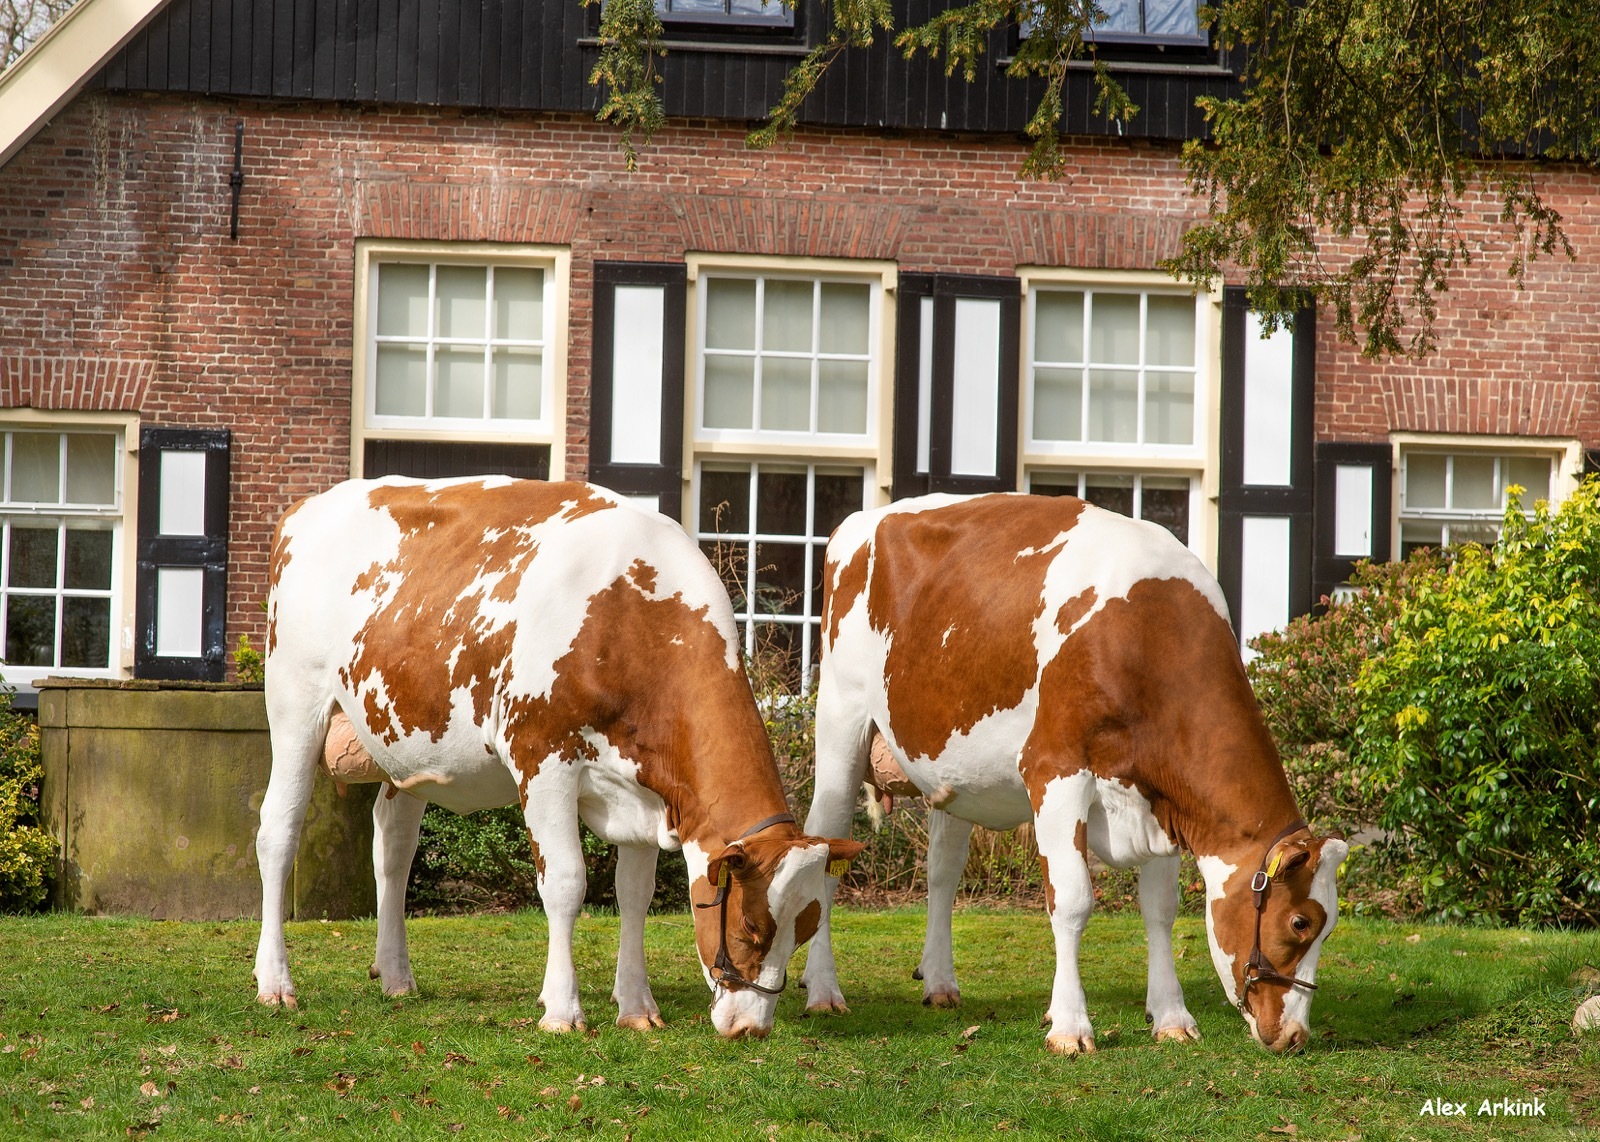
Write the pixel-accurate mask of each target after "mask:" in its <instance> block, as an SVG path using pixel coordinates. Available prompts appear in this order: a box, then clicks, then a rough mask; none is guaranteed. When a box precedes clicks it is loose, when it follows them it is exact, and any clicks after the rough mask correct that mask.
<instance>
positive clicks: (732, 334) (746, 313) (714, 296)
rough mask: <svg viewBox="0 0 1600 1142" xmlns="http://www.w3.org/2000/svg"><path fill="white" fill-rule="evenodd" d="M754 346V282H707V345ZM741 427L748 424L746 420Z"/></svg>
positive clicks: (716, 280)
mask: <svg viewBox="0 0 1600 1142" xmlns="http://www.w3.org/2000/svg"><path fill="white" fill-rule="evenodd" d="M755 347H756V283H755V282H753V281H745V280H743V279H740V278H711V279H710V280H709V281H707V282H706V348H708V349H754V348H755ZM744 427H745V428H748V427H750V422H749V421H748V420H746V421H745V423H744Z"/></svg>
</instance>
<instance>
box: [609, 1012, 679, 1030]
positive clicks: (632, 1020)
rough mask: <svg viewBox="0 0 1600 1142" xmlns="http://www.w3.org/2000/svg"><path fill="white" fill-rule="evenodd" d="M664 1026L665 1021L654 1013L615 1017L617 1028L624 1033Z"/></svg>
mask: <svg viewBox="0 0 1600 1142" xmlns="http://www.w3.org/2000/svg"><path fill="white" fill-rule="evenodd" d="M666 1025H667V1021H666V1020H665V1019H663V1018H661V1016H660V1015H657V1014H654V1013H651V1014H648V1015H619V1016H617V1026H618V1027H621V1028H622V1029H623V1030H624V1031H648V1030H650V1029H651V1028H653V1027H665V1026H666Z"/></svg>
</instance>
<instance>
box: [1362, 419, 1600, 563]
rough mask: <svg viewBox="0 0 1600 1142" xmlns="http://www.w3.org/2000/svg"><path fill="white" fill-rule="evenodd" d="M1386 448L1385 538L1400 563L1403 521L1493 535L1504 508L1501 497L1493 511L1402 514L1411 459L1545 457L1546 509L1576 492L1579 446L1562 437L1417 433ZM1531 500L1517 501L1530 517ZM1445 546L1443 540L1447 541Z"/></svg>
mask: <svg viewBox="0 0 1600 1142" xmlns="http://www.w3.org/2000/svg"><path fill="white" fill-rule="evenodd" d="M1389 443H1390V447H1391V449H1392V454H1393V458H1394V459H1393V465H1394V480H1393V481H1392V483H1393V489H1394V490H1393V495H1392V503H1391V506H1390V520H1389V524H1390V534H1391V535H1392V536H1393V538H1394V544H1393V547H1392V550H1393V551H1394V553H1395V558H1396V559H1398V558H1400V552H1401V550H1402V543H1403V540H1402V532H1401V528H1402V527H1403V525H1404V523H1405V521H1406V520H1407V519H1408V518H1411V519H1419V520H1429V521H1433V520H1440V521H1442V522H1444V524H1445V526H1446V528H1447V529H1448V527H1449V525H1450V524H1451V523H1460V524H1468V525H1475V526H1483V525H1489V526H1492V527H1493V528H1494V529H1495V532H1496V534H1498V533H1499V530H1500V523H1501V521H1502V519H1503V518H1504V516H1505V504H1504V499H1503V497H1502V501H1501V505H1500V506H1499V507H1496V508H1483V509H1462V510H1459V511H1455V510H1451V509H1438V508H1427V509H1420V510H1418V511H1417V512H1415V513H1411V512H1409V511H1408V506H1407V504H1406V498H1405V497H1406V492H1405V486H1406V460H1407V458H1408V457H1409V456H1412V455H1415V454H1417V453H1419V452H1420V453H1432V454H1435V455H1439V454H1443V455H1447V456H1451V457H1455V456H1460V455H1472V454H1475V455H1479V456H1495V457H1500V456H1511V455H1516V454H1521V455H1524V456H1528V457H1547V458H1549V459H1550V460H1551V461H1552V465H1551V476H1550V505H1551V506H1552V507H1554V506H1556V505H1557V504H1559V503H1561V501H1563V500H1565V499H1566V498H1567V497H1568V496H1570V495H1571V494H1572V493H1573V492H1574V491H1576V490H1577V487H1578V480H1579V478H1580V477H1581V475H1582V472H1583V444H1582V442H1580V441H1578V440H1574V439H1571V438H1565V437H1549V436H1491V435H1482V436H1479V435H1460V434H1453V435H1447V434H1435V433H1422V432H1397V433H1392V434H1390V437H1389ZM1539 498H1540V497H1538V496H1537V495H1535V496H1532V497H1528V498H1525V499H1524V500H1523V504H1522V506H1523V509H1524V510H1525V511H1529V512H1531V511H1532V510H1533V505H1534V502H1535V501H1536V500H1537V499H1539ZM1447 542H1448V540H1447Z"/></svg>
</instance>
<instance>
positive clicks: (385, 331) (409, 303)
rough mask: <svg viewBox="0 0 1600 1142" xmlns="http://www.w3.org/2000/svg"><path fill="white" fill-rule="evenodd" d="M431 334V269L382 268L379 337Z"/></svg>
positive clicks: (379, 296)
mask: <svg viewBox="0 0 1600 1142" xmlns="http://www.w3.org/2000/svg"><path fill="white" fill-rule="evenodd" d="M427 335H428V267H427V266H409V265H384V266H379V267H378V336H380V337H426V336H427Z"/></svg>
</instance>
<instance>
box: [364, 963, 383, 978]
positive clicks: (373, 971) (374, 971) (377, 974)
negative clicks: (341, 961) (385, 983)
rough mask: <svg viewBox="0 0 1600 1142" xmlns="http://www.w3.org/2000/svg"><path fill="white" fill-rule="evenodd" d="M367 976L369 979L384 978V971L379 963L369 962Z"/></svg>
mask: <svg viewBox="0 0 1600 1142" xmlns="http://www.w3.org/2000/svg"><path fill="white" fill-rule="evenodd" d="M367 978H368V979H382V978H383V973H382V972H381V971H379V970H378V965H377V964H368V965H367Z"/></svg>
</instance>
